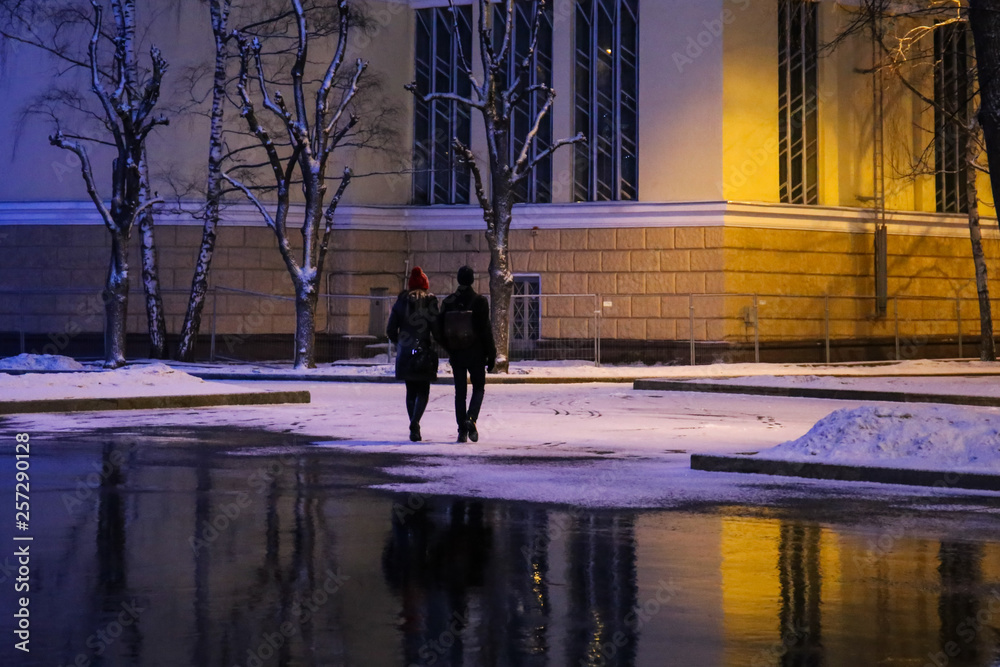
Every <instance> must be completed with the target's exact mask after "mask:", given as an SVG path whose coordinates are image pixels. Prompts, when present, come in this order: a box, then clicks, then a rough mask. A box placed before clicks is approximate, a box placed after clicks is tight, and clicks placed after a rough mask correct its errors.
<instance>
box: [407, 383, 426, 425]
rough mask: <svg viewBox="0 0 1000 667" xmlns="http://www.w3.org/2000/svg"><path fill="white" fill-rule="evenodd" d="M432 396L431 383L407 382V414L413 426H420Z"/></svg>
mask: <svg viewBox="0 0 1000 667" xmlns="http://www.w3.org/2000/svg"><path fill="white" fill-rule="evenodd" d="M430 395H431V383H430V382H422V381H414V380H407V381H406V414H407V416H408V417H409V418H410V424H411V425H413V426H418V425H419V424H420V418H421V417H423V416H424V410H425V409H427V401H428V399H429V398H430Z"/></svg>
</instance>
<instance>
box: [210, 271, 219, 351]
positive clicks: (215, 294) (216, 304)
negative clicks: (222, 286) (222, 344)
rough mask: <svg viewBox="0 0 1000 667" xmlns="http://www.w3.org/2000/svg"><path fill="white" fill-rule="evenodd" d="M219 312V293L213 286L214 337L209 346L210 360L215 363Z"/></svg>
mask: <svg viewBox="0 0 1000 667" xmlns="http://www.w3.org/2000/svg"><path fill="white" fill-rule="evenodd" d="M218 312H219V293H218V292H217V291H216V290H215V288H214V287H213V288H212V338H211V343H210V344H209V348H208V360H209V361H211V362H213V363H214V362H215V322H216V320H217V319H218V318H217V317H216V315H217V313H218Z"/></svg>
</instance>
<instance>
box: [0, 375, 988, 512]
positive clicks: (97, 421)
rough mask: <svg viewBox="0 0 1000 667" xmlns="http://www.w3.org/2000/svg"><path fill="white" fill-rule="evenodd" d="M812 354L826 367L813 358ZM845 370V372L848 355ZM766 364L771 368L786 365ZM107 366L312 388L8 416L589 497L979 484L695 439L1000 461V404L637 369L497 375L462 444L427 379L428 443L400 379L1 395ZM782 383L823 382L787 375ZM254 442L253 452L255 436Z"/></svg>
mask: <svg viewBox="0 0 1000 667" xmlns="http://www.w3.org/2000/svg"><path fill="white" fill-rule="evenodd" d="M965 363H967V362H904V363H902V364H899V365H896V367H897V368H899V369H901V370H916V369H917V368H920V369H922V370H923V371H924V372H925V373H927V372H928V371H929V370H930V369H933V368H941V369H944V368H948V372H947V373H945V374H942V375H939V376H937V377H933V376H929V375H922V376H919V375H916V374H912V375H909V376H908V377H907V378H905V380H906V381H908V382H909V383H910V384H911V387H915V388H919V390H920V391H923V392H925V393H935V392H937V393H942V391H943V390H948V392H949V393H963V394H970V393H971V394H976V393H980V394H981V393H983V392H984V391H985V390H986V387H987V386H988V385H993V384H1000V383H997V382H996V380H995V379H994V378H988V377H979V378H970V377H960V376H958V374H960V373H963V372H968V374H975V373H973V372H972V371H966V369H967V368H968V369H975V368H977V367H979V365H978V364H975V363H968V365H967V366H966V365H963V364H965ZM561 367H562V368H567V366H566V365H563V366H561ZM789 368H798V367H789ZM806 368H807V369H808V370H809V371H810V372H811V373H813V374H815V373H816V372H817V367H815V366H809V367H806ZM837 368H838V369H839V370H841V371H844V372H846V371H848V370H849V368H850V367H843V366H841V367H837ZM870 368H871V367H867V366H866V367H860V368H857V367H855V368H854V369H853V370H855V371H857V372H858V374H857V375H854V376H851V377H841V378H837V379H835V380H836V381H837V382H839V383H847V384H846V385H845V384H841V385H840V386H851V387H855V388H865V387H866V384H867V383H871V382H884V381H887V380H888V378H871V377H866V376H865V373H864V371H867V370H869V369H870ZM992 368H994V369H996V366H995V365H993V366H992ZM731 369H732V367H731V366H726V367H723V368H717V367H701V366H699V367H694V368H686V369H685V370H686V371H687V372H688V373H691V372H694V371H703V372H705V373H706V376H705V377H712V374H713V373H714V374H716V375H722V374H723V373H722V371H723V370H726V371H731ZM602 370H603V369H602ZM755 370H768V371H770V372H771V373H773V371H774V366H773V365H768V367H767V368H766V369H755ZM882 371H883V372H885V367H882ZM111 377H114V378H115V379H114V380H113V382H114V385H113V386H115V387H116V388H117V389H116V391H119V392H121V391H127V392H128V395H137V393H138V392H139V391H143V392H156V393H163V394H167V393H172V392H173V393H191V389H190V387H191V385H192V383H193V382H196V383H200V384H201V385H204V386H205V387H206V390H208V388H211V390H212V391H250V390H268V389H288V388H295V389H307V390H309V391H310V393H311V394H312V403H311V404H308V405H282V406H241V407H227V408H202V409H198V410H190V409H187V410H158V411H138V410H137V411H125V412H114V413H75V414H72V415H65V414H50V415H18V416H15V417H11V418H8V419H7V420H6V421H5V427H6V428H16V429H18V430H27V431H31V432H33V433H44V432H50V431H62V432H67V431H68V432H73V431H78V430H82V429H92V428H94V429H96V428H115V429H134V428H140V427H144V426H151V425H153V426H182V427H197V426H232V427H241V428H257V429H266V430H271V431H277V432H291V433H297V434H301V435H303V436H305V437H306V438H307V439H308V438H316V439H317V441H318V440H319V439H320V438H334V440H329V441H325V442H320V443H319V444H318V445H317V446H320V447H328V448H331V449H346V450H351V451H357V452H370V453H376V452H377V453H383V454H400V455H404V456H401V457H400V458H399V459H398V462H397V463H395V464H391V465H389V467H388V470H389V471H390V472H392V473H394V474H398V475H400V476H401V478H403V480H404V481H400V482H398V483H396V484H392V485H389V486H388V487H387V488H391V489H394V490H405V491H411V492H419V493H434V494H459V495H470V496H482V497H498V498H508V499H516V500H532V501H544V502H559V503H570V504H577V505H588V506H633V507H665V506H676V505H678V504H685V503H691V502H708V501H711V502H753V501H755V500H761V499H766V498H771V497H773V496H774V495H775V494H778V495H781V494H784V493H786V492H787V493H791V494H792V495H796V494H798V495H811V494H814V493H826V494H833V495H841V496H845V497H850V496H852V495H856V494H859V493H860V494H864V495H867V496H876V497H882V496H886V497H900V498H904V497H905V498H911V497H912V496H921V495H926V496H928V497H931V496H934V495H940V494H941V493H946V494H959V495H961V494H965V493H970V492H963V491H956V490H948V491H940V490H935V489H919V488H913V487H891V486H881V487H880V486H878V485H872V484H864V485H849V484H843V483H836V482H823V481H812V480H789V479H787V478H785V479H782V478H772V477H764V476H754V475H733V474H725V473H706V472H698V471H692V470H690V465H689V463H690V461H689V457H690V454H692V453H706V454H738V453H749V452H761V453H762V454H761V455H762V456H774V457H780V458H785V459H789V458H791V459H796V458H798V459H799V460H811V461H816V460H824V461H831V462H851V463H864V464H869V465H884V466H891V467H908V468H923V469H932V470H976V471H979V472H997V473H1000V463H998V462H1000V441H998V429H1000V408H983V407H965V406H941V405H933V404H907V405H900V404H889V403H872V402H861V401H832V400H821V399H804V398H786V397H763V396H745V395H725V394H699V393H694V392H666V391H635V390H633V389H632V386H631V383H608V382H601V383H582V384H529V385H492V384H491V385H489V386H488V387H487V396H486V401H485V403H484V407H483V413H482V415H481V417H480V420H479V429H480V431H481V432H482V438H481V439H480V441H479V442H478V443H477V444H471V443H470V444H457V443H455V442H454V439H455V433H456V426H455V423H454V416H453V415H454V412H453V397H454V393H453V389H452V388H451V387H450V386H449V385H447V384H440V385H434V386H433V387H432V388H431V403H430V406H429V408H428V410H427V413H426V415H425V417H424V420H423V422H422V425H421V426H422V431H423V434H424V437H425V441H424V442H420V443H411V442H409V440H408V439H407V434H408V429H407V424H406V415H405V410H404V407H403V388H402V387H401V386H399V385H396V384H385V383H381V384H372V383H358V382H351V383H336V382H308V381H304V382H294V383H288V382H276V381H268V380H266V379H262V380H259V381H253V382H251V381H243V382H240V381H219V382H202V381H200V380H197V379H196V378H191V377H190V376H187V374H185V373H180V372H178V371H171V370H170V369H167V368H165V367H163V366H162V365H159V364H154V365H147V366H136V367H133V368H129V369H125V370H119V371H114V372H108V373H69V374H58V375H52V374H35V375H32V374H27V375H20V376H10V377H7V378H5V377H4V376H3V375H0V381H2V382H11V381H17V382H20V383H23V384H21V385H20V386H18V387H15V388H14V389H9V388H8V387H13V385H0V392H2V393H3V395H5V396H13V395H14V394H13V393H8V392H16V395H17V397H23V396H24V395H34V396H49V397H55V396H64V395H65V393H66V391H67V390H66V387H67V386H71V385H73V386H75V387H76V388H75V389H74V391H77V390H84V391H101V390H102V389H101V388H100V385H95V386H94V387H93V388H92V389H87V388H85V387H84V386H83V385H82V384H79V383H82V382H83V381H84V380H88V381H89V380H91V379H94V380H96V379H99V378H111ZM577 377H579V376H577ZM688 377H690V375H689V376H688ZM825 379H826V380H828V381H832V380H834V379H831V378H825ZM903 379H904V378H897V380H899V381H902V380H903ZM780 381H781V380H780V379H776V378H773V377H750V378H747V379H746V380H745V382H747V383H754V384H759V383H761V382H767V383H775V382H780ZM784 381H786V382H793V381H794V382H802V381H812V380H805V379H803V378H796V377H789V378H785V380H784ZM53 383H55V384H53ZM108 386H112V385H108ZM102 395H103V394H102ZM814 426H815V428H814ZM240 433H241V435H240V436H238V437H239V438H240V441H239V442H238V443H235V444H234V447H236V446H240V447H241V446H243V445H252V444H253V443H252V442H246V441H245V438H246V437H247V436H246V432H243V431H241V432H240ZM782 443H785V444H782ZM775 447H777V448H776V449H771V448H775ZM766 450H771V451H770V452H768V453H764V452H765V451H766ZM246 453H248V454H251V455H252V454H253V449H247V450H246ZM776 489H778V490H776ZM762 501H763V500H762Z"/></svg>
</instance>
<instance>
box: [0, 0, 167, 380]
mask: <svg viewBox="0 0 1000 667" xmlns="http://www.w3.org/2000/svg"><path fill="white" fill-rule="evenodd" d="M89 5H90V7H91V9H92V14H91V15H90V16H87V15H86V14H85V12H84V9H83V6H82V5H81V4H79V3H73V2H60V3H55V2H52V3H45V2H35V1H34V0H2V1H0V9H2V12H3V24H2V27H0V36H3V37H4V38H6V39H9V40H12V41H16V42H20V43H23V44H27V45H30V46H33V47H35V48H37V49H40V50H42V51H45V52H47V53H49V54H50V55H52V56H55V57H56V58H58V59H60V60H62V61H63V62H65V63H67V64H68V65H69V66H70V67H71V68H80V69H85V70H86V71H87V72H88V79H89V85H90V90H91V92H92V93H93V94H94V96H95V97H96V98H97V100H98V101H99V103H100V105H99V110H98V111H92V110H89V109H84V108H83V107H84V103H83V100H82V98H80V97H79V96H78V95H76V94H75V93H74V92H71V91H64V90H58V89H55V88H54V89H53V90H52V91H51V92H50V93H49V95H48V96H46V97H45V99H43V100H40V101H38V103H37V104H36V106H34V107H29V112H32V111H37V110H38V109H46V110H47V113H48V115H49V116H50V117H51V118H52V120H53V121H54V123H55V125H56V132H55V134H53V135H52V136H51V137H50V143H52V144H53V145H55V146H58V147H60V148H64V149H66V150H69V151H72V152H73V153H75V154H76V155H77V156H78V157H80V160H81V170H82V171H83V178H84V182H85V184H86V186H87V192H88V194H89V195H90V197H91V199H92V200H93V202H94V204H95V206H96V207H97V209H98V212H99V213H100V215H101V218H102V220H103V221H104V223H105V226H106V227H107V228H108V230H109V231H110V233H111V236H112V253H111V254H112V257H111V266H110V267H109V271H108V276H107V279H106V281H105V290H104V300H105V309H106V319H107V322H106V327H107V329H106V330H107V332H108V334H107V336H106V338H105V365H106V366H109V367H117V366H121V365H122V364H124V363H125V357H124V353H125V333H126V332H125V315H126V312H127V300H128V283H127V280H128V263H127V259H128V244H129V239H130V237H131V232H132V228H133V223H135V222H138V223H139V231H140V258H141V266H142V285H143V288H144V291H145V295H146V315H147V323H148V330H149V337H150V351H149V354H150V356H152V357H153V358H158V359H159V358H164V357H165V356H166V323H165V317H164V312H163V301H162V297H161V296H160V284H159V272H158V268H157V257H156V241H155V233H154V224H153V215H152V212H153V211H152V204H153V203H155V202H156V201H158V200H156V199H155V197H156V196H155V194H153V193H152V188H151V186H150V179H149V161H148V158H147V153H146V138H147V137H148V135H149V132H150V131H151V130H152V129H153V128H154V127H156V126H157V125H166V124H167V120H166V118H165V117H163V116H162V115H157V116H154V115H153V110H154V107H155V106H156V104H157V102H158V100H159V97H160V87H161V83H162V78H163V73H164V71H165V70H166V68H167V64H166V61H165V60H164V59H163V57H162V56H161V54H160V51H159V49H157V48H155V47H153V48H152V49H151V50H150V58H151V62H152V68H151V71H150V72H149V73H148V75H146V76H145V77H144V76H143V75H142V73H141V71H140V66H139V59H138V57H137V55H136V49H137V46H136V44H137V38H136V3H135V0H111V10H112V14H113V17H114V23H113V29H112V30H111V31H110V33H108V34H106V33H104V32H103V29H104V26H103V23H102V17H103V6H102V5H101V4H100V3H99V2H97V0H90V2H89ZM86 24H90V25H92V28H93V30H92V32H91V36H90V40H89V42H88V45H87V50H86V54H81V53H79V52H78V49H77V48H75V43H74V39H75V37H76V28H79V27H81V26H82V25H86ZM102 41H105V42H110V43H111V44H112V45H113V46H114V56H113V59H112V61H111V63H110V65H106V64H102V61H101V58H100V45H101V43H102ZM70 111H76V112H81V113H83V114H84V116H86V117H91V118H96V119H97V121H98V125H99V127H100V130H101V131H102V132H106V133H107V134H109V135H110V138H108V137H105V136H98V135H95V134H87V133H84V131H82V130H78V131H76V132H72V133H70V132H68V131H64V130H63V129H62V125H63V122H62V115H63V114H68V113H69V112H70ZM87 144H96V145H109V146H111V147H112V148H113V149H114V150H115V151H116V152H117V156H116V157H115V159H114V161H113V163H112V186H111V187H112V197H111V208H110V210H109V209H108V208H107V207H106V206H105V205H104V203H103V201H102V200H101V198H100V196H99V194H98V192H97V189H96V184H95V180H94V177H93V172H92V168H91V163H90V160H89V157H88V155H87V150H86V145H87ZM123 281H124V282H123Z"/></svg>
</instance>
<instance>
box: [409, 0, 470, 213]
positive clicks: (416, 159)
mask: <svg viewBox="0 0 1000 667" xmlns="http://www.w3.org/2000/svg"><path fill="white" fill-rule="evenodd" d="M455 11H456V13H457V16H458V32H459V34H458V35H457V39H456V35H454V34H453V25H452V23H453V18H452V13H451V10H450V9H449V8H447V7H438V8H433V9H420V10H417V12H416V25H417V34H416V44H417V53H416V58H415V61H416V73H415V77H414V80H415V82H416V84H417V90H419V91H420V92H422V93H424V94H427V93H441V92H448V93H457V94H459V95H461V96H462V97H469V95H470V93H471V92H472V87H471V83H470V82H469V79H468V77H467V76H466V75H465V73H464V72H462V71H461V69H460V55H459V54H460V53H464V54H465V57H466V58H471V57H472V7H471V6H468V5H467V6H464V7H457V8H456V10H455ZM460 44H461V51H460V50H459V45H460ZM413 116H414V119H413V170H414V173H413V201H414V203H416V204H466V203H468V201H469V172H468V170H467V169H465V168H464V167H460V166H459V165H458V164H457V158H456V156H455V153H454V151H453V150H452V148H451V142H452V139H453V138H455V137H457V138H458V139H459V140H460V141H461V142H462V143H464V144H465V145H466V146H468V145H469V142H470V137H471V123H470V118H469V110H468V109H466V108H463V107H462V106H460V105H459V104H457V103H455V102H453V101H450V100H434V101H433V102H423V101H421V100H419V99H416V98H415V102H414V114H413Z"/></svg>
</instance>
